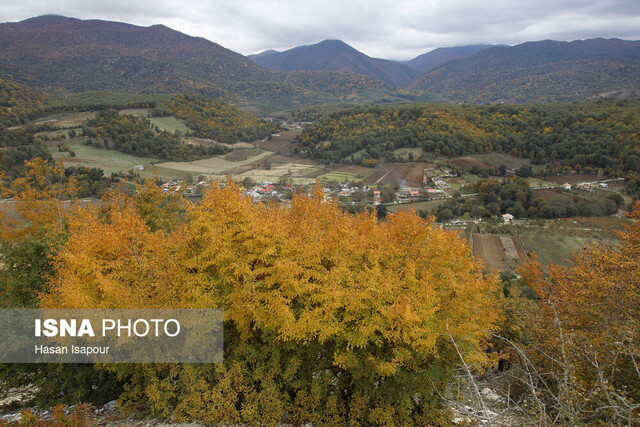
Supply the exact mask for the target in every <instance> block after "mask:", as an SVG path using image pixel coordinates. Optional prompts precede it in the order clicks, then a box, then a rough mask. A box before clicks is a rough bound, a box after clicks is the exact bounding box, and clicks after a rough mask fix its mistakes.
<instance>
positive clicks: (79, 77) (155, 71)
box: [0, 15, 393, 105]
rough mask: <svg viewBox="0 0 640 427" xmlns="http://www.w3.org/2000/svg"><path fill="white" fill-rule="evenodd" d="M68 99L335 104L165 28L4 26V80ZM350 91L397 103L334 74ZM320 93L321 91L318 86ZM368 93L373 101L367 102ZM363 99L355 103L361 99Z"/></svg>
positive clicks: (363, 82)
mask: <svg viewBox="0 0 640 427" xmlns="http://www.w3.org/2000/svg"><path fill="white" fill-rule="evenodd" d="M2 75H8V76H13V77H14V78H15V79H16V80H17V81H20V82H26V80H29V81H28V84H30V85H40V86H43V87H49V88H51V87H53V88H63V89H65V90H66V91H71V92H82V91H88V90H111V91H121V92H139V93H175V92H183V91H184V92H193V91H197V92H199V93H201V94H205V95H209V96H227V97H229V98H231V99H235V100H237V99H248V100H257V101H259V102H263V103H264V102H265V101H266V102H272V101H274V100H275V101H277V102H280V101H282V102H285V103H291V104H292V105H295V104H296V103H300V102H302V103H309V102H333V101H336V100H338V101H340V100H343V98H344V96H347V94H345V95H344V96H343V95H339V96H336V94H335V91H334V93H331V94H329V93H324V92H323V91H322V90H321V89H311V88H309V87H304V86H300V85H294V84H292V83H290V82H288V81H287V80H288V79H289V76H288V73H283V72H278V71H273V70H268V69H265V68H262V67H260V66H259V65H257V64H256V63H255V62H253V61H251V60H249V59H248V58H246V57H245V56H242V55H240V54H238V53H236V52H233V51H231V50H229V49H226V48H224V47H223V46H220V45H218V44H216V43H213V42H211V41H208V40H206V39H204V38H201V37H191V36H188V35H186V34H183V33H180V32H178V31H175V30H172V29H170V28H167V27H165V26H163V25H153V26H151V27H139V26H135V25H130V24H125V23H120V22H110V21H101V20H80V19H74V18H67V17H63V16H56V15H46V16H40V17H37V18H31V19H27V20H24V21H21V22H15V23H3V24H0V76H2ZM332 76H333V77H335V78H336V79H339V80H341V81H344V80H347V81H348V83H349V84H350V88H351V90H350V92H349V95H351V96H353V97H354V100H359V101H366V100H370V98H367V97H373V98H375V97H387V96H391V94H392V93H393V91H392V90H391V88H388V87H385V85H384V84H382V83H381V82H379V81H375V80H372V79H363V78H362V77H361V76H355V75H346V76H345V75H340V76H338V75H336V73H327V75H326V76H324V75H323V76H321V80H322V81H330V80H331V79H332ZM312 83H314V85H313V86H314V87H316V88H317V87H319V86H322V85H318V84H317V82H312ZM361 93H362V94H364V93H366V94H367V96H366V97H361V96H360V94H361ZM354 94H355V95H354Z"/></svg>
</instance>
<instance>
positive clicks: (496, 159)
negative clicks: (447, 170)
mask: <svg viewBox="0 0 640 427" xmlns="http://www.w3.org/2000/svg"><path fill="white" fill-rule="evenodd" d="M472 157H474V158H476V159H478V160H480V161H481V162H484V163H486V164H488V165H489V166H493V167H496V168H497V167H498V166H500V165H505V166H506V167H507V169H518V168H519V167H521V166H524V165H529V164H531V160H529V159H521V158H519V157H513V156H512V155H510V154H506V153H486V154H475V155H473V156H472Z"/></svg>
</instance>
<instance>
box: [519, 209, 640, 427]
mask: <svg viewBox="0 0 640 427" xmlns="http://www.w3.org/2000/svg"><path fill="white" fill-rule="evenodd" d="M632 218H633V219H634V223H633V224H632V225H630V226H629V227H628V230H627V232H626V233H622V234H621V237H622V240H621V242H620V244H619V245H618V246H617V247H611V246H606V245H602V244H599V245H592V246H589V247H587V248H586V249H584V250H582V251H581V252H579V253H578V254H577V255H575V256H574V260H573V261H574V263H573V266H571V267H566V268H564V267H558V266H553V265H551V266H550V267H549V271H548V273H546V274H545V273H544V272H543V270H542V268H541V265H540V263H539V262H537V261H535V260H534V261H532V262H530V263H529V264H528V265H526V266H524V267H523V268H522V269H521V272H522V274H523V277H524V279H525V282H526V283H527V284H528V285H529V286H531V287H532V288H533V289H534V290H535V292H536V293H537V295H538V297H539V298H540V308H539V310H537V312H535V313H534V314H533V315H532V317H531V321H532V322H531V339H532V340H533V343H532V344H531V345H529V346H528V353H529V356H530V358H531V359H532V361H533V365H535V368H536V370H537V373H538V374H537V375H536V377H537V378H538V379H539V380H540V384H539V387H540V390H539V391H540V394H541V395H544V396H545V398H546V402H545V403H546V404H547V412H548V413H549V415H551V416H553V417H554V419H555V420H556V421H557V422H567V423H571V424H573V423H583V422H588V423H596V422H604V423H612V424H616V425H617V424H622V425H634V423H638V421H640V418H639V416H640V334H639V332H638V331H640V221H639V220H640V204H638V205H636V209H635V212H634V213H633V215H632Z"/></svg>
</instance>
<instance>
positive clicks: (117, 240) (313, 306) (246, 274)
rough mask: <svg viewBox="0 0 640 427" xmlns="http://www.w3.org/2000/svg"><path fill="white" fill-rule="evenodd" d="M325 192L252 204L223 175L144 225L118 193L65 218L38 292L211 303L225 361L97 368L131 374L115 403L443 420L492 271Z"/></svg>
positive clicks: (181, 413) (120, 302)
mask: <svg viewBox="0 0 640 427" xmlns="http://www.w3.org/2000/svg"><path fill="white" fill-rule="evenodd" d="M142 191H144V190H142ZM323 198H324V195H323V194H322V191H321V190H319V189H318V190H317V191H316V193H315V194H314V195H313V196H311V197H307V196H297V197H295V198H294V200H293V201H292V204H291V206H284V205H270V204H256V203H254V202H253V200H252V199H250V198H248V197H244V196H243V195H242V191H241V188H239V187H237V186H236V185H234V184H233V183H228V184H227V185H226V186H220V187H215V188H213V189H212V190H210V191H209V192H207V194H206V195H205V196H204V198H203V200H202V201H201V203H199V204H188V205H187V209H186V213H185V214H184V216H181V222H180V223H179V224H178V225H177V226H175V227H172V228H170V229H153V228H152V227H151V226H150V225H149V221H148V219H146V218H145V215H146V214H145V213H144V212H143V209H140V208H139V207H137V206H136V203H134V201H132V200H131V199H130V198H128V197H126V196H122V197H121V198H119V199H117V200H116V201H113V202H110V203H109V205H108V208H107V209H106V212H108V214H106V215H105V214H104V213H102V214H100V213H97V212H81V213H79V214H78V215H77V216H76V217H75V218H73V219H71V220H70V223H69V229H70V237H69V239H68V241H67V243H66V245H65V247H64V248H63V249H62V250H61V251H60V252H59V254H58V256H57V258H56V263H55V274H54V277H53V279H52V281H51V286H50V288H49V290H48V292H47V293H46V294H44V295H42V298H41V301H42V303H43V305H45V306H47V307H73V308H93V307H103V308H104V307H113V308H115V307H138V308H154V307H169V308H170V307H175V308H177V307H180V308H188V307H198V308H200V307H208V308H221V309H224V319H225V354H224V363H222V364H218V365H111V366H108V367H107V369H110V370H113V371H115V372H116V373H118V375H120V377H121V378H123V379H125V380H126V381H127V383H128V386H127V392H126V393H125V394H124V395H123V396H122V401H123V403H124V404H125V406H130V407H138V406H143V407H146V408H149V409H150V410H151V411H152V412H155V413H159V414H163V415H168V414H173V415H174V416H176V417H178V418H182V419H199V420H203V421H206V422H211V423H220V422H224V423H250V424H257V423H264V424H277V423H279V422H283V421H284V422H289V423H303V422H313V423H314V424H346V423H348V424H352V425H364V424H383V425H397V424H398V423H400V424H416V423H417V424H431V425H438V424H443V425H445V424H446V423H447V418H446V411H444V410H443V407H442V405H441V401H440V398H439V397H438V396H439V393H442V392H443V391H444V390H443V389H444V387H445V385H446V382H447V380H448V379H449V378H450V376H451V374H452V370H453V368H454V367H455V366H456V365H457V364H458V363H459V361H460V359H459V357H460V355H459V354H458V351H460V353H461V355H462V357H464V358H465V360H466V361H470V362H477V363H482V362H484V361H486V353H485V351H484V350H485V346H486V339H487V336H488V333H489V331H491V330H495V324H496V323H497V321H498V317H499V312H498V309H497V307H496V299H497V298H498V296H497V294H498V288H497V283H496V280H495V278H493V277H488V276H485V275H484V274H483V273H482V270H483V268H482V265H481V264H480V263H479V262H478V261H477V260H476V259H475V258H473V256H472V255H471V253H470V250H469V246H468V244H467V243H466V241H464V240H463V239H461V238H459V237H458V236H457V235H456V234H455V233H451V232H447V231H444V230H442V229H440V228H438V227H435V226H434V225H433V224H432V223H431V221H429V220H427V221H425V220H422V219H420V218H419V217H418V216H417V215H415V213H408V212H399V213H397V214H396V215H394V216H393V217H392V218H391V219H390V220H389V221H387V222H378V221H377V219H376V217H375V215H374V214H368V213H367V214H360V215H356V216H353V215H350V214H347V213H344V212H342V211H341V210H340V209H339V208H338V207H337V206H336V205H334V204H332V203H328V202H324V201H323ZM452 342H453V343H455V344H456V346H457V350H456V349H455V348H454V346H453V344H452Z"/></svg>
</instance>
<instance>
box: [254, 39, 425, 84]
mask: <svg viewBox="0 0 640 427" xmlns="http://www.w3.org/2000/svg"><path fill="white" fill-rule="evenodd" d="M248 58H250V59H252V60H253V61H255V62H256V63H257V64H259V65H261V66H263V67H265V68H268V69H271V70H277V71H302V70H313V71H338V72H351V73H356V74H361V75H365V76H368V77H372V78H375V79H378V80H381V81H383V82H385V83H387V84H390V85H393V86H396V87H401V86H404V85H406V84H408V83H409V82H411V81H412V80H413V79H414V78H415V77H417V72H416V71H414V70H413V69H411V68H409V67H407V66H406V65H403V64H401V63H398V62H395V61H390V60H387V59H379V58H372V57H370V56H368V55H366V54H364V53H362V52H360V51H358V50H357V49H355V48H354V47H352V46H350V45H348V44H347V43H345V42H343V41H342V40H331V39H328V40H323V41H321V42H319V43H316V44H312V45H304V46H297V47H294V48H292V49H289V50H285V51H283V52H278V51H265V52H262V53H260V54H257V55H249V56H248Z"/></svg>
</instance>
